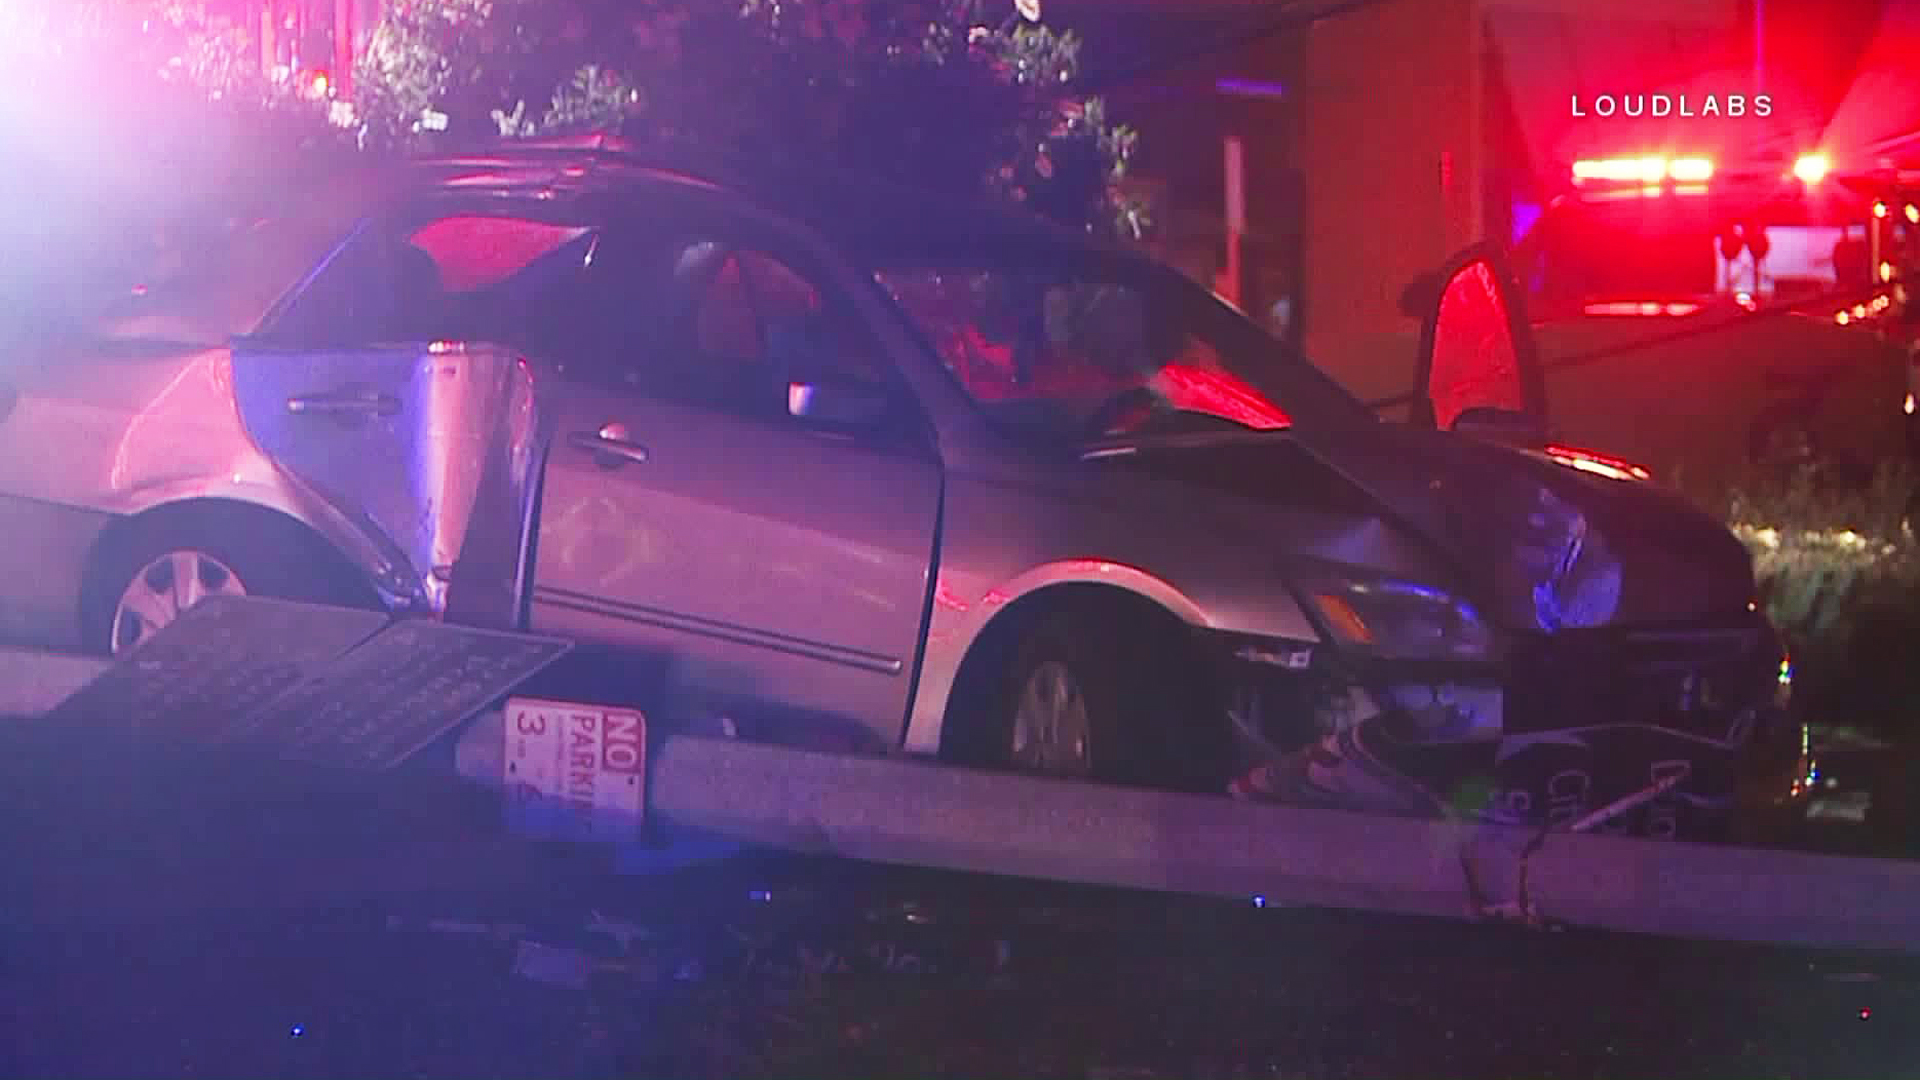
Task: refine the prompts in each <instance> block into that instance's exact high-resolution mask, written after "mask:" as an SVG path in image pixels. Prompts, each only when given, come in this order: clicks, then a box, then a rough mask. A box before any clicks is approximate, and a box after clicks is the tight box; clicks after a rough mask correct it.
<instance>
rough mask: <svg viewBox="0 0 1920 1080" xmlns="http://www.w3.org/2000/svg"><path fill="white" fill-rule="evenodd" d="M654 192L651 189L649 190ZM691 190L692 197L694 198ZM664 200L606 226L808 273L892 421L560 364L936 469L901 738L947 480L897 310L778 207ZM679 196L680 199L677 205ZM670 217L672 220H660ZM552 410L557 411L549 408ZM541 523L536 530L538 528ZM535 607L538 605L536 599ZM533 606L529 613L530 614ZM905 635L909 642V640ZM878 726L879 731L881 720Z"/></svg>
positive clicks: (530, 559)
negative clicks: (736, 398)
mask: <svg viewBox="0 0 1920 1080" xmlns="http://www.w3.org/2000/svg"><path fill="white" fill-rule="evenodd" d="M653 194H655V193H654V192H649V195H653ZM689 194H690V195H691V197H688V196H689ZM665 201H666V203H667V205H668V206H669V207H671V209H669V210H667V212H665V213H663V207H662V206H661V205H660V204H659V203H658V202H653V201H651V200H650V202H649V204H648V205H646V206H645V207H638V206H630V207H625V208H622V209H621V210H620V211H618V212H615V213H609V214H606V215H603V235H604V236H606V237H607V238H609V240H611V241H613V242H616V243H617V242H619V240H620V239H621V238H622V237H623V236H625V237H631V238H632V239H633V240H634V241H635V242H637V243H639V244H643V245H644V244H647V243H654V244H657V245H659V246H661V247H663V248H667V247H671V246H675V245H691V244H694V243H698V242H701V241H714V242H717V243H720V244H721V245H722V246H724V247H725V248H727V249H730V250H735V251H741V252H752V253H758V254H761V255H765V256H767V257H770V258H772V259H774V260H776V261H778V262H780V263H782V264H784V265H786V266H787V267H788V268H789V269H791V270H793V271H794V272H796V273H798V274H799V275H800V276H801V277H803V278H804V279H806V280H807V281H808V282H809V283H810V284H812V285H813V287H814V288H816V289H818V290H819V291H820V293H821V298H822V302H823V307H824V308H825V309H826V310H828V311H830V312H832V311H835V309H838V310H837V315H838V317H839V318H841V319H843V320H845V321H847V323H848V324H849V325H850V327H851V329H852V330H853V331H854V333H855V334H857V335H858V337H859V338H860V339H861V340H862V341H863V343H864V344H865V345H866V346H867V347H868V348H869V349H870V352H871V356H872V359H873V365H872V366H873V367H874V368H875V369H876V373H877V374H878V376H879V377H880V379H881V380H882V383H883V385H884V389H885V392H886V395H887V397H888V399H889V401H890V402H891V408H890V410H889V415H890V416H891V417H892V418H893V419H892V421H891V422H889V423H886V424H884V425H881V426H878V427H874V428H869V429H866V430H847V429H842V428H839V427H837V426H834V425H822V424H817V423H810V422H808V421H806V420H805V419H803V418H797V417H792V416H788V415H776V414H775V412H773V411H771V410H769V411H766V412H760V411H756V410H754V409H752V408H747V407H730V406H728V405H726V404H724V403H719V402H714V401H700V400H689V399H688V398H685V397H676V396H675V395H673V394H671V393H662V392H660V391H659V389H658V388H657V386H648V385H646V384H645V383H644V381H632V382H630V381H626V380H625V379H623V378H622V373H621V372H620V371H619V370H618V369H617V368H616V367H614V366H613V365H614V364H616V363H617V361H615V360H611V359H610V358H606V357H595V358H593V359H592V360H589V361H585V362H583V363H582V364H581V367H583V368H603V369H604V370H601V371H599V372H597V373H595V374H591V375H588V374H585V373H582V372H577V371H567V372H559V373H557V374H559V376H560V377H561V378H562V379H564V380H565V381H567V382H570V383H573V384H575V387H576V389H575V390H574V391H573V392H576V393H577V392H578V391H579V390H581V389H594V390H599V391H601V392H606V393H611V394H618V395H620V396H623V397H627V398H629V399H631V400H634V401H636V402H638V403H645V404H653V405H664V406H672V407H676V408H682V409H693V410H701V411H709V412H712V413H714V414H715V415H724V416H726V417H728V418H729V419H730V420H734V421H737V422H740V423H746V424H753V425H756V426H766V427H768V428H770V429H782V430H786V431H790V432H792V433H793V434H794V436H795V437H801V438H816V439H821V440H827V441H843V442H848V443H852V444H855V445H858V446H860V447H862V448H863V449H865V450H867V451H869V452H874V453H880V454H887V455H893V456H896V457H899V458H901V459H903V460H908V461H912V462H916V463H918V464H919V465H921V466H924V467H925V468H927V469H928V470H930V471H931V474H932V476H933V478H934V483H935V488H934V490H933V491H931V492H930V493H929V496H930V497H929V512H930V513H931V515H932V519H931V520H930V521H929V522H928V523H927V529H928V532H927V544H926V550H925V554H924V558H925V560H926V573H925V584H924V587H923V589H922V590H921V595H919V596H918V597H917V598H916V601H917V608H918V610H917V611H916V612H915V613H914V634H913V641H912V642H911V644H910V647H908V648H905V649H903V652H902V654H901V656H902V659H903V661H904V663H903V665H902V668H903V669H902V670H901V671H900V672H899V674H900V675H901V676H904V677H905V678H906V680H907V681H906V686H905V690H904V696H903V698H902V705H901V712H900V715H899V716H897V717H894V716H889V717H875V718H872V719H873V720H875V721H882V722H884V723H885V724H886V725H887V730H889V731H892V732H894V734H893V735H892V737H891V739H890V741H892V742H895V743H897V741H898V737H899V734H898V733H901V732H904V730H905V725H906V721H907V717H908V716H910V715H911V712H912V709H913V704H914V701H915V700H916V697H917V695H918V691H919V681H920V675H921V667H922V663H923V661H924V658H925V651H926V632H927V625H928V620H929V617H930V614H931V611H932V608H933V603H934V594H935V576H936V575H935V573H934V571H935V570H936V569H937V561H938V555H939V550H940V543H941V536H942V530H943V524H944V521H943V515H944V509H945V501H946V500H945V484H946V472H947V463H946V462H945V461H944V460H943V455H942V453H941V447H940V440H939V438H938V428H937V427H936V425H935V423H934V419H933V417H932V416H931V415H930V414H929V411H928V409H927V407H926V404H925V403H924V402H923V401H922V400H921V399H920V396H919V393H918V392H917V389H916V387H915V384H914V379H913V377H912V376H911V374H910V373H909V372H908V371H906V370H905V366H906V364H908V363H911V362H912V358H903V357H901V356H900V355H899V354H898V348H897V346H896V345H895V344H894V342H893V340H892V334H891V333H890V331H891V329H892V328H891V327H890V326H888V325H886V324H884V323H882V322H881V321H880V318H881V317H884V316H886V315H888V314H891V313H890V312H887V311H886V310H885V309H875V308H873V307H872V306H871V305H870V303H869V301H870V300H871V299H872V297H871V296H869V295H863V293H865V292H866V290H865V289H864V288H863V286H862V279H861V277H860V275H859V274H857V273H856V272H854V271H853V270H852V269H851V268H850V267H849V266H848V265H847V264H846V263H845V261H844V260H843V259H842V258H840V257H839V256H838V255H837V253H835V252H834V251H833V249H832V248H831V246H830V245H829V244H827V243H826V242H825V241H824V240H822V239H820V238H819V237H818V236H816V235H815V234H814V233H813V232H812V231H811V230H809V229H806V228H805V227H803V226H801V225H798V224H797V223H794V222H791V221H788V220H786V219H784V218H780V217H777V216H774V215H772V214H769V213H766V212H765V211H763V210H761V209H759V208H758V207H754V206H751V205H742V204H738V203H734V202H732V201H731V200H726V199H720V198H716V197H711V196H709V195H708V193H705V192H693V193H687V192H682V191H674V192H669V193H666V200H665ZM674 204H678V205H674ZM663 218H666V219H668V223H667V224H666V225H664V226H663V225H662V224H661V223H660V222H661V220H662V219H663ZM710 284H711V282H705V283H703V285H702V287H701V288H700V289H696V290H690V292H689V295H688V297H687V298H686V300H685V302H684V303H683V304H682V307H681V309H679V310H675V311H674V312H673V313H672V319H673V322H674V324H675V326H676V327H677V329H678V330H679V331H680V333H679V334H677V335H676V338H675V339H676V340H679V338H680V337H683V336H684V337H689V338H690V334H691V331H692V329H693V327H692V320H693V319H694V318H695V316H696V312H697V310H698V306H697V305H698V303H699V298H700V297H701V296H702V295H704V289H705V288H706V287H709V286H710ZM549 418H550V419H557V418H556V417H553V416H551V415H550V417H549ZM563 437H564V433H562V432H560V431H559V430H557V427H556V430H554V431H553V432H551V441H552V442H555V443H557V441H558V440H559V439H561V438H563ZM559 449H560V448H559V447H558V446H557V445H554V446H551V448H550V451H549V460H551V455H552V454H554V453H558V452H559ZM546 495H547V492H546V480H545V479H544V476H543V479H542V482H541V485H540V495H539V497H540V499H541V505H542V510H541V512H542V513H544V510H545V505H546ZM537 531H538V530H537ZM539 543H540V540H539V538H538V537H537V536H536V539H535V542H534V544H533V545H531V546H530V548H529V551H528V552H527V557H526V567H527V574H528V579H529V581H530V583H531V587H530V588H529V590H528V594H529V596H532V594H533V593H535V592H537V591H538V589H539V587H540V582H539V579H538V574H537V569H538V565H539V561H540V560H539V550H538V545H539ZM530 606H531V605H530ZM530 618H531V610H530V609H529V612H528V620H527V621H529V622H530ZM753 629H767V628H753ZM905 644H906V643H903V645H905ZM875 730H876V731H879V730H881V729H880V728H877V727H876V728H875Z"/></svg>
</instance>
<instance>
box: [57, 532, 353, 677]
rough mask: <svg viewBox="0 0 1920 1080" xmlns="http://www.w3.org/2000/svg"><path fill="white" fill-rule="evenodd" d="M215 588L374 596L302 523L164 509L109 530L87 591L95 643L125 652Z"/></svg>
mask: <svg viewBox="0 0 1920 1080" xmlns="http://www.w3.org/2000/svg"><path fill="white" fill-rule="evenodd" d="M211 596H264V597H272V598H275V599H280V600H298V601H303V602H306V603H313V604H334V605H339V606H343V607H373V606H375V605H377V603H378V598H377V596H376V595H375V594H374V592H373V590H372V588H371V587H369V586H367V585H366V584H364V583H362V582H360V581H358V580H356V577H355V575H354V574H353V572H352V570H351V568H349V567H348V566H347V565H346V561H345V560H344V559H342V558H341V557H340V556H339V555H338V554H336V553H335V552H334V551H333V550H332V549H331V548H330V547H329V546H327V545H326V543H325V542H323V541H322V540H320V538H319V537H317V536H315V535H314V534H312V533H311V532H309V531H308V530H307V529H306V528H305V527H304V526H302V525H300V524H299V523H297V522H295V521H292V520H290V519H287V518H283V517H279V516H278V515H275V514H273V513H271V512H270V511H264V510H252V509H245V508H239V507H227V506H221V507H216V508H206V509H203V510H201V511H200V512H198V513H194V512H173V513H166V512H163V513H161V514H159V515H156V516H155V517H153V518H150V519H146V520H137V521H135V522H134V523H132V524H131V525H130V526H128V528H127V529H126V531H124V532H122V533H121V534H119V535H118V536H114V537H110V538H109V539H108V541H107V542H106V544H105V545H104V547H103V550H102V551H101V552H100V554H99V556H98V557H97V559H96V561H95V564H94V567H93V570H92V573H91V574H90V575H89V580H88V584H87V587H86V589H85V590H84V593H83V595H82V597H81V613H80V614H81V632H82V634H83V635H84V644H85V646H86V648H87V649H88V650H90V651H93V652H97V653H101V654H104V655H113V656H117V655H121V654H123V653H126V652H129V651H131V650H132V649H134V648H135V647H137V646H138V645H139V644H140V643H141V642H143V641H145V640H147V639H148V638H150V637H152V636H153V635H154V634H156V633H158V632H159V631H160V630H162V629H164V628H165V627H166V626H168V625H170V624H171V623H172V622H173V621H174V620H175V619H177V618H179V617H180V616H181V615H182V614H184V613H185V612H186V611H187V610H188V609H190V608H192V607H193V606H194V605H195V604H197V603H199V602H200V601H202V600H205V599H207V598H208V597H211Z"/></svg>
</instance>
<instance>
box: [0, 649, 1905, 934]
mask: <svg viewBox="0 0 1920 1080" xmlns="http://www.w3.org/2000/svg"><path fill="white" fill-rule="evenodd" d="M89 665H91V666H89ZM103 667H104V665H100V664H97V663H95V662H90V661H74V660H72V659H70V658H57V659H50V660H45V661H44V662H42V661H38V660H35V659H33V658H32V656H31V655H27V654H17V653H16V654H5V653H0V674H4V676H5V681H4V682H0V715H8V714H11V715H22V714H29V715H30V714H32V713H34V712H35V711H36V708H37V711H42V712H43V711H45V710H46V708H48V706H47V705H46V704H45V703H46V701H47V700H48V698H49V697H50V696H52V695H53V694H54V692H55V691H57V690H59V689H60V688H61V687H62V686H65V687H67V689H68V692H69V693H70V692H71V691H72V690H73V689H77V688H78V685H79V684H81V683H84V682H85V681H87V679H88V678H90V677H91V676H92V675H93V674H96V673H98V672H99V671H101V670H103ZM19 688H24V689H19ZM36 703H37V705H36ZM29 706H36V707H31V708H30V707H29ZM502 725H503V721H502V717H501V714H500V713H498V712H493V713H490V714H486V715H483V716H482V717H481V718H480V719H479V720H476V721H475V722H473V723H472V724H470V725H468V727H467V728H466V730H465V731H464V732H463V733H462V735H461V738H460V744H461V745H460V753H459V755H458V758H459V760H460V763H461V765H460V772H461V773H462V774H463V775H465V777H466V779H467V780H470V781H479V782H481V783H482V784H486V785H493V786H499V785H500V783H501V775H500V771H499V763H500V761H501V756H502V755H501V750H500V747H501V745H502V740H503V738H504V733H503V731H502ZM648 774H649V775H648V780H647V784H648V787H647V792H646V807H647V812H648V813H649V814H650V815H651V816H652V817H653V818H654V819H655V820H656V821H657V822H659V823H661V824H662V825H663V826H665V828H666V832H667V835H668V837H669V838H671V837H672V836H673V835H674V833H675V832H677V831H678V830H679V829H688V830H697V831H698V832H700V833H703V834H706V835H709V836H720V837H724V838H727V839H731V840H737V841H739V842H742V843H748V844H760V845H768V846H774V847H781V848H788V849H793V850H797V851H801V852H807V853H814V854H825V855H833V856H840V857H845V858H851V859H860V860H867V861H872V862H880V863H895V864H903V865H914V866H923V867H933V868H940V869H951V870H961V871H975V872H984V873H993V874H1000V875H1010V876H1020V877H1032V878H1042V879H1051V880H1057V881H1068V882H1075V883H1083V884H1097V885H1108V886H1117V887H1122V888H1132V889H1145V890H1154V891H1163V892H1173V893H1184V894H1192V895H1209V896H1221V897H1230V898H1239V899H1246V900H1253V899H1254V898H1258V899H1259V901H1260V902H1262V903H1265V904H1267V905H1269V906H1283V905H1299V906H1324V907H1336V908H1351V909H1358V910H1365V911H1376V912H1384V913H1396V914H1411V915H1428V916H1442V917H1452V918H1477V917H1485V916H1487V915H1488V914H1490V913H1496V912H1508V913H1512V914H1515V915H1519V916H1521V917H1525V918H1529V919H1531V920H1534V921H1536V922H1543V923H1552V922H1562V923H1566V924H1571V925H1578V926H1585V927H1591V928H1595V929H1606V930H1615V931H1625V932H1633V933H1648V934H1657V935H1665V936H1674V937H1694V938H1706V939H1718V940H1730V941H1747V942H1761V943H1773V944H1783V945H1796V946H1808V947H1824V948H1864V949H1880V950H1892V951H1901V952H1910V953H1920V863H1911V862H1904V861H1896V860H1877V859H1859V858H1840V857H1834V856H1825V855H1813V854H1805V853H1800V852H1791V851H1778V850H1768V849H1759V848H1741V847H1731V846H1721V845H1701V844H1685V843H1676V842H1654V841H1645V840H1632V839H1625V838H1616V837H1605V836H1593V835H1576V834H1569V833H1552V834H1548V835H1547V836H1545V837H1544V838H1542V837H1541V836H1540V835H1539V834H1538V833H1535V832H1532V831H1530V830H1519V829H1512V828H1500V827H1494V826H1486V825H1479V824H1473V823H1466V822H1457V821H1432V820H1419V819H1411V818H1398V817H1389V816H1383V815H1376V814H1363V813H1354V812H1347V811H1337V810H1309V809H1297V808H1288V807H1277V806H1269V805H1260V804H1250V803H1241V802H1235V801H1232V800H1228V799H1225V798H1216V797H1208V796H1196V795H1177V794H1167V793H1160V792H1151V791H1139V790H1130V789H1122V788H1112V787H1103V786H1096V785H1088V784H1079V783H1072V782H1066V781H1058V780H1045V779H1038V778H1033V777H1023V776H1011V775H1002V774H996V773H989V772H982V771H974V770H967V769H960V768H954V767H950V766H944V765H939V764H935V763H932V762H928V761H923V760H918V759H908V758H897V757H877V756H855V755H846V754H829V753H819V752H812V751H803V750H794V749H789V748H783V747H775V746H767V745H761V744H753V743H745V742H740V741H738V740H732V739H716V738H703V737H691V736H675V737H671V738H666V739H664V740H661V741H660V742H659V743H658V745H657V746H656V747H655V749H654V750H653V752H652V754H651V764H650V767H649V769H648ZM123 775H126V774H123ZM389 775H391V774H389ZM126 782H127V783H131V780H128V781H126ZM419 782H420V783H421V784H423V785H425V786H427V787H431V786H433V785H432V784H431V783H429V782H428V781H427V780H425V779H422V780H420V781H419ZM166 790H167V788H166V785H164V784H161V785H156V786H150V787H149V788H148V789H147V791H148V793H149V795H150V796H152V797H162V796H164V795H165V792H166ZM381 790H383V791H387V792H388V798H389V799H393V800H401V799H403V798H404V796H403V795H400V794H396V793H394V789H392V788H382V789H381ZM84 794H85V793H81V792H75V793H72V797H74V798H80V797H82V796H83V795H84ZM495 804H497V801H494V802H490V803H489V805H495ZM386 810H387V811H388V812H390V813H391V814H392V815H393V819H394V820H395V821H397V822H399V821H403V819H404V818H405V814H404V812H403V810H402V805H401V803H400V802H390V803H388V804H386ZM379 812H381V811H379V810H376V811H374V814H375V816H376V817H377V815H378V813H379ZM459 820H462V821H465V822H467V823H468V825H467V827H469V828H474V829H475V830H476V831H484V830H485V829H486V828H488V826H485V825H483V824H476V823H475V819H474V818H473V817H472V816H471V815H465V816H462V817H461V818H460V819H459ZM490 820H491V821H492V822H493V823H494V824H493V827H497V826H498V823H499V821H500V818H499V817H498V816H491V817H490ZM402 827H404V826H402ZM453 846H454V847H461V846H462V845H453ZM465 846H466V847H468V848H469V849H470V851H469V853H470V854H472V855H475V856H479V857H483V858H487V859H490V860H497V861H496V866H497V867H499V868H502V869H505V868H507V867H508V866H510V865H512V864H514V863H515V861H516V857H515V856H513V855H511V854H509V852H510V850H511V845H510V844H507V843H505V842H503V841H502V840H500V839H499V838H498V837H497V835H496V836H495V837H490V838H477V839H475V840H474V841H473V842H472V843H471V844H469V845H465ZM523 846H525V847H531V846H532V845H523ZM483 848H484V849H485V852H484V853H483V852H482V850H481V849H483ZM18 854H24V853H18ZM448 854H449V855H451V854H453V852H452V851H449V853H448ZM521 866H522V868H523V869H526V870H527V871H529V872H534V871H533V867H532V865H531V864H521ZM108 880H109V879H106V878H102V879H101V886H102V887H105V886H106V884H107V883H108ZM182 880H185V879H184V878H182ZM276 895H277V894H276ZM69 898H71V894H69Z"/></svg>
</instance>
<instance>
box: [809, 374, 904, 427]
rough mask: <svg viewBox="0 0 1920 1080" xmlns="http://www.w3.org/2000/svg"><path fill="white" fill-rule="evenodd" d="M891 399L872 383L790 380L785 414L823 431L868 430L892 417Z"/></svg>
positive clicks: (828, 378)
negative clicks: (822, 428)
mask: <svg viewBox="0 0 1920 1080" xmlns="http://www.w3.org/2000/svg"><path fill="white" fill-rule="evenodd" d="M892 411H893V399H892V397H891V396H890V395H888V394H887V392H886V391H885V390H884V389H883V388H881V387H878V386H875V385H873V384H872V383H869V382H865V381H862V380H859V379H848V378H843V377H836V376H831V375H828V376H813V377H804V376H800V377H793V378H790V379H789V380H788V382H787V415H788V416H790V417H792V418H793V419H795V420H800V421H803V422H805V423H809V424H815V425H818V426H821V427H827V428H841V429H872V428H877V427H880V426H881V425H883V424H885V423H886V421H887V420H888V418H889V417H890V416H891V415H892Z"/></svg>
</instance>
